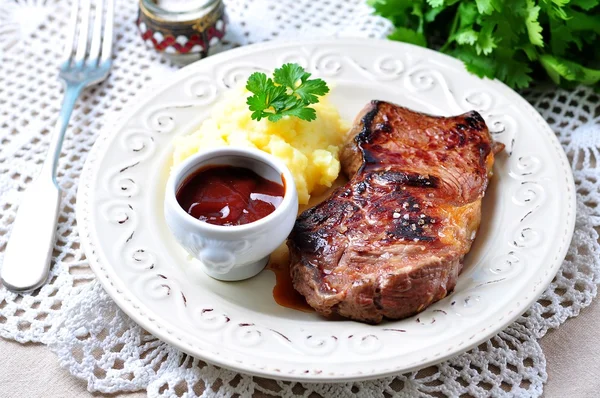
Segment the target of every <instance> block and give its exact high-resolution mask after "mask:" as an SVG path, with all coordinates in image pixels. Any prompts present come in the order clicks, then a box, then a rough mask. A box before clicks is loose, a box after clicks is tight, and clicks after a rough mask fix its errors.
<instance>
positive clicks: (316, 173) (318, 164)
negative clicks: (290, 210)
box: [173, 87, 350, 204]
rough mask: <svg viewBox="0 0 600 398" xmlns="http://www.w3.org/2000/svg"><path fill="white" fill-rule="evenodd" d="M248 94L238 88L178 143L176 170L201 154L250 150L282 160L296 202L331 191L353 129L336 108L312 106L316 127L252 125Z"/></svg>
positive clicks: (292, 120)
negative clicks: (227, 149)
mask: <svg viewBox="0 0 600 398" xmlns="http://www.w3.org/2000/svg"><path fill="white" fill-rule="evenodd" d="M248 95H249V93H248V92H247V91H246V90H245V88H244V87H239V88H236V89H233V90H231V91H230V92H228V93H227V95H226V96H225V98H224V99H223V100H221V101H220V102H219V103H217V104H215V106H214V107H213V109H212V115H211V117H210V118H209V119H206V120H205V121H204V122H203V123H202V125H201V126H200V128H199V129H198V130H197V131H195V132H194V133H192V134H190V135H188V136H184V137H178V138H176V140H175V143H174V144H175V151H174V154H173V165H174V166H175V165H177V164H179V163H180V162H182V161H183V160H184V159H186V158H187V157H189V156H191V155H193V154H194V153H196V152H198V151H199V150H201V149H207V148H214V147H220V146H249V147H253V148H258V149H261V150H263V151H265V152H268V153H270V154H272V155H275V156H276V157H278V158H279V159H281V160H282V161H283V162H284V163H285V164H286V165H287V166H288V168H289V169H290V171H291V172H292V174H293V176H294V181H295V182H296V188H297V190H298V201H299V202H300V204H307V203H308V200H309V199H310V195H311V193H319V192H321V191H323V190H324V189H326V188H328V187H331V184H332V183H333V181H335V179H336V178H337V177H338V174H339V172H340V162H339V159H338V153H339V150H340V148H341V145H342V143H343V141H344V137H345V135H346V132H347V131H348V129H349V127H350V126H349V124H348V123H347V122H345V121H344V120H342V118H341V117H340V115H339V113H338V111H337V109H336V108H335V107H334V106H333V105H332V104H331V103H330V102H329V101H328V99H327V97H321V99H320V101H319V102H318V103H317V104H314V105H311V106H312V107H313V108H314V109H315V110H316V112H317V119H316V120H313V121H312V122H307V121H305V120H300V119H298V118H296V117H288V116H286V117H284V118H282V119H281V120H279V121H278V122H276V123H273V122H269V121H268V120H267V119H262V120H261V121H256V120H252V119H251V117H250V115H251V112H250V110H249V109H248V105H247V104H246V98H247V97H248Z"/></svg>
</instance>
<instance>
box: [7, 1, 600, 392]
mask: <svg viewBox="0 0 600 398" xmlns="http://www.w3.org/2000/svg"><path fill="white" fill-rule="evenodd" d="M225 3H226V6H227V12H228V14H229V17H230V27H229V33H228V34H227V36H226V40H227V42H225V43H224V44H223V45H222V46H221V48H220V49H218V50H223V49H227V48H231V47H233V46H237V45H243V44H248V43H252V42H257V41H262V40H269V39H275V38H295V37H322V36H332V35H338V36H361V37H384V36H385V34H386V33H387V32H388V31H389V29H390V25H389V23H388V22H387V21H385V20H383V19H380V18H377V17H373V16H370V15H369V13H370V10H369V8H368V7H367V6H366V5H365V1H364V0H324V1H312V0H254V1H252V0H229V1H227V0H226V1H225ZM136 8H137V1H134V0H121V1H117V7H116V10H117V14H116V30H117V38H116V39H117V40H116V46H115V51H116V59H115V63H114V68H113V71H112V74H111V76H110V77H109V79H108V80H107V81H106V82H105V83H104V84H102V85H101V86H98V87H95V88H93V89H91V90H88V91H86V92H85V94H84V95H83V97H82V98H81V100H80V101H79V102H78V105H77V108H76V110H75V112H74V113H73V117H72V119H71V125H70V128H69V131H68V133H67V136H66V139H65V143H64V147H63V156H62V158H61V161H60V164H59V169H58V173H59V176H58V180H59V181H60V184H61V187H62V189H63V191H64V197H63V202H62V209H61V213H60V223H59V229H58V233H57V241H56V245H55V250H54V260H55V264H54V266H53V267H52V271H51V276H50V281H49V283H48V284H46V285H45V286H44V287H42V288H41V289H40V290H39V291H38V292H36V293H34V294H32V295H24V296H23V295H17V294H13V293H10V292H8V291H7V290H6V289H4V288H3V287H1V288H0V336H2V337H4V338H8V339H14V340H16V341H19V342H23V343H24V342H43V343H46V344H49V345H50V347H51V348H52V349H53V350H54V351H55V352H56V353H57V354H58V357H59V360H60V362H61V364H62V365H63V366H64V367H66V368H67V369H68V370H69V371H70V372H71V373H72V374H73V375H75V376H77V377H80V378H82V379H85V380H87V382H88V387H89V389H90V390H91V391H102V392H118V391H134V390H143V389H147V391H148V393H149V396H165V397H166V396H183V395H184V394H186V393H187V394H188V395H187V396H201V395H203V396H212V395H220V396H230V395H232V394H235V393H238V394H240V395H241V396H252V395H261V393H262V395H264V394H267V395H271V396H286V397H296V396H303V397H308V396H311V397H313V396H324V397H325V396H326V397H346V396H347V397H350V396H355V395H358V396H381V395H397V396H407V397H410V396H433V397H440V396H459V395H461V394H470V395H471V396H479V395H482V394H484V393H486V394H490V393H491V394H493V395H495V396H502V395H506V396H508V395H517V396H539V395H541V393H542V388H543V383H544V382H545V381H546V378H547V375H546V370H545V368H546V361H545V357H544V354H543V352H542V350H541V348H540V345H539V343H538V339H539V338H541V337H542V336H543V335H544V334H545V333H546V332H547V331H548V329H550V328H556V327H558V326H559V325H560V324H561V323H563V322H564V321H565V320H567V319H568V318H569V317H573V316H576V315H578V314H579V311H580V310H581V309H582V308H583V307H586V306H588V305H589V304H590V302H591V300H592V298H593V297H594V296H595V295H596V289H597V284H598V283H600V247H599V245H598V234H597V233H596V230H595V228H597V227H600V212H599V211H598V206H599V205H600V165H599V164H597V160H598V159H600V153H599V150H598V148H599V147H600V116H599V115H600V98H599V96H598V95H597V94H595V93H593V91H592V90H590V89H587V88H578V89H577V90H574V91H564V90H556V89H555V88H547V89H543V88H538V89H535V90H530V91H528V92H527V93H525V97H526V98H527V99H528V100H529V101H530V102H531V103H532V104H533V105H535V107H536V108H537V109H538V110H539V111H540V113H541V114H542V115H543V116H544V118H545V119H546V120H547V121H548V123H549V124H550V126H551V127H552V128H553V129H554V131H556V133H557V135H558V137H559V139H560V141H561V142H562V144H563V146H564V148H565V150H566V151H567V153H568V155H569V158H570V159H571V162H572V166H573V171H574V175H575V181H576V184H577V190H578V207H577V224H576V229H575V235H574V239H573V242H572V244H571V247H570V249H569V253H568V255H567V258H566V260H565V262H564V264H563V266H562V268H561V269H560V271H559V273H558V275H557V276H556V278H555V279H554V281H553V282H552V284H551V285H550V287H549V288H548V290H547V291H546V292H545V293H544V295H543V296H542V297H541V298H540V300H539V301H538V302H537V303H536V304H535V305H534V306H533V307H531V309H530V310H529V311H527V313H526V314H524V315H523V316H522V317H521V318H519V319H518V320H517V322H515V323H514V324H513V325H511V326H510V327H508V328H507V329H506V330H505V331H503V332H502V333H500V334H498V335H497V336H496V337H494V338H493V339H491V340H490V341H488V342H487V343H484V344H481V345H480V346H479V347H477V348H475V349H473V350H471V351H469V352H467V353H465V354H463V355H461V356H458V357H456V358H454V359H453V360H450V361H448V362H445V363H442V364H440V365H437V366H432V367H430V368H427V369H423V370H421V371H419V372H413V373H408V374H404V375H398V376H396V377H388V378H384V379H379V380H374V381H368V382H356V383H346V384H307V383H302V384H301V383H289V382H280V381H274V380H267V379H262V378H257V377H251V376H247V375H240V374H237V373H235V372H232V371H229V370H226V369H220V368H217V367H215V366H212V365H208V364H205V363H203V362H201V361H198V360H195V359H193V358H191V357H188V356H186V355H185V354H183V353H181V352H179V351H177V350H176V349H174V348H172V347H170V346H168V345H167V344H165V343H162V342H161V341H160V340H157V339H156V338H154V337H153V336H151V335H150V334H148V333H147V332H145V331H143V330H142V329H141V328H140V327H138V326H137V325H136V324H135V323H134V322H133V321H131V320H130V319H129V318H127V316H125V315H124V314H123V313H122V312H121V311H120V310H119V309H118V308H117V306H116V305H115V304H114V303H113V302H112V300H111V299H110V298H109V297H108V296H107V294H106V293H105V292H104V291H103V290H102V289H101V288H100V287H99V285H98V284H97V283H95V282H93V279H94V277H93V275H92V274H91V272H90V270H89V269H88V268H87V265H86V260H85V256H84V254H83V252H82V250H81V249H80V247H79V239H78V236H77V230H76V221H75V214H74V204H75V193H76V190H77V181H78V176H79V173H80V171H81V168H82V165H83V162H84V160H85V156H86V153H87V151H88V150H89V149H90V147H91V146H92V144H93V142H94V139H95V138H96V136H97V134H98V133H99V131H100V128H101V127H102V125H103V124H104V123H105V120H106V117H107V116H108V115H110V114H111V113H113V112H118V111H120V110H121V109H122V108H123V106H124V104H125V103H126V102H127V101H128V100H129V99H130V98H133V96H134V95H135V93H136V92H138V91H139V90H140V89H142V88H143V87H144V86H145V85H146V84H147V82H148V81H150V80H152V79H157V78H160V77H161V76H164V75H165V73H164V72H165V71H169V70H172V69H174V66H172V65H170V64H169V63H168V62H167V61H165V60H164V59H162V58H161V56H159V55H158V54H156V53H155V52H153V51H152V50H149V49H147V48H146V47H145V45H144V43H143V42H142V40H141V38H140V37H139V35H138V32H137V30H136V27H135V23H134V22H135V19H136V16H137V10H136ZM68 12H69V4H68V3H67V2H66V1H52V0H0V209H1V212H0V264H1V261H2V255H3V254H2V252H3V250H4V248H5V246H6V242H7V240H8V238H9V235H10V226H11V222H12V220H13V219H14V216H15V211H16V209H17V207H18V204H19V200H20V197H21V193H22V191H23V190H24V189H25V187H26V186H27V184H28V183H29V182H30V181H31V180H32V178H34V177H35V175H36V173H37V170H38V169H39V167H40V165H41V163H42V161H43V158H44V156H45V153H46V148H47V143H48V139H49V137H48V132H49V131H50V130H51V127H52V126H53V124H54V121H55V120H56V117H57V116H58V111H59V107H60V101H61V98H62V96H61V91H60V85H59V83H58V81H57V79H56V73H57V64H58V62H59V55H60V47H59V46H58V45H57V44H58V43H61V42H62V40H63V39H64V33H65V25H66V22H67V19H68ZM314 394H316V395H314Z"/></svg>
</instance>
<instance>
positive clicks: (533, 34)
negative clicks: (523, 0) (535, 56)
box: [525, 0, 544, 47]
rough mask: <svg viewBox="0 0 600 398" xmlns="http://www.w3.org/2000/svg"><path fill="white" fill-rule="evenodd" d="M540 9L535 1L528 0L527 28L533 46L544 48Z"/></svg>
mask: <svg viewBox="0 0 600 398" xmlns="http://www.w3.org/2000/svg"><path fill="white" fill-rule="evenodd" d="M539 15H540V7H538V6H536V5H535V3H534V2H533V0H527V18H526V19H525V26H526V27H527V33H528V35H529V41H530V42H531V44H533V45H535V46H539V47H544V38H543V37H542V26H541V25H540V23H539V22H538V17H539Z"/></svg>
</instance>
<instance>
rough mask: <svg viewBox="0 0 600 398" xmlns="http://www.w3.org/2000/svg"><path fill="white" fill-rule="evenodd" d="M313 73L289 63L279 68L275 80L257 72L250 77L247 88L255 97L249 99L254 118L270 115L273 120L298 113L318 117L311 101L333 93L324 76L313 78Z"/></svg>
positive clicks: (306, 117)
mask: <svg viewBox="0 0 600 398" xmlns="http://www.w3.org/2000/svg"><path fill="white" fill-rule="evenodd" d="M309 77H310V73H308V72H306V71H305V70H304V69H303V68H302V67H301V66H300V65H298V64H285V65H283V66H282V67H281V68H278V69H275V71H274V72H273V79H271V78H267V75H265V74H264V73H260V72H255V73H253V74H252V75H250V77H249V78H248V81H247V82H246V89H247V90H248V91H250V92H251V93H252V94H254V95H252V96H250V97H248V100H247V101H246V102H247V104H248V105H249V108H250V110H251V111H252V116H251V117H252V119H255V120H260V119H262V118H267V119H268V120H270V121H271V122H276V121H278V120H280V119H281V118H282V117H283V116H295V117H298V118H300V119H302V120H308V121H311V120H315V119H316V117H317V113H316V112H315V110H314V109H313V108H310V107H309V105H310V104H316V103H317V102H319V98H318V96H321V95H325V94H327V93H328V92H329V88H328V87H327V84H326V83H325V82H324V81H323V80H321V79H309Z"/></svg>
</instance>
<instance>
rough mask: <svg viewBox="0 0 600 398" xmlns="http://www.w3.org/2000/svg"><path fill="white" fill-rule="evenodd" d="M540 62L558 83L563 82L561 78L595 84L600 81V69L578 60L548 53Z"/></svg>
mask: <svg viewBox="0 0 600 398" xmlns="http://www.w3.org/2000/svg"><path fill="white" fill-rule="evenodd" d="M540 62H541V63H542V66H543V67H544V69H545V70H546V72H547V73H548V75H549V76H550V78H551V79H552V80H553V81H554V82H555V83H556V84H559V83H560V82H561V80H560V79H561V78H563V79H565V80H567V81H576V82H578V83H583V84H587V85H594V84H596V83H598V82H600V69H590V68H586V67H584V66H583V65H580V64H578V63H576V62H572V61H568V60H566V59H561V58H556V57H553V56H551V55H547V54H546V55H542V56H541V57H540Z"/></svg>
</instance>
